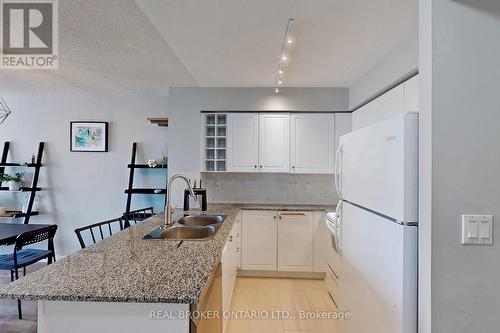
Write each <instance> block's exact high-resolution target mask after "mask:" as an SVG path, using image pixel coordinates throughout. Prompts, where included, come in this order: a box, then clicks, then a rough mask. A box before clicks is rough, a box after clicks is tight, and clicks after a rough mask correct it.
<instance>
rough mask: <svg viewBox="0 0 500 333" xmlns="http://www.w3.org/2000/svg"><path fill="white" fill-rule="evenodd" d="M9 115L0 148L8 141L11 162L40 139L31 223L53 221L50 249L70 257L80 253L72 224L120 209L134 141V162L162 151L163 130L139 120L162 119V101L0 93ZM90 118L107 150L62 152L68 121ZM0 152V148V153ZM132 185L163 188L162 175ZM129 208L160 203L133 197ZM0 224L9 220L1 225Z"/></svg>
mask: <svg viewBox="0 0 500 333" xmlns="http://www.w3.org/2000/svg"><path fill="white" fill-rule="evenodd" d="M2 97H3V98H4V99H5V101H6V102H7V103H8V104H9V105H10V107H11V109H12V114H11V115H10V117H9V118H8V119H7V120H6V121H5V122H4V123H3V124H2V125H0V144H1V145H2V147H3V142H4V141H11V142H12V144H11V154H10V160H11V161H16V162H19V161H26V160H30V159H31V154H32V153H33V152H36V149H37V147H38V142H39V141H44V142H46V145H45V154H44V157H43V163H44V165H45V167H44V168H42V172H41V175H40V186H41V187H42V188H43V191H42V192H40V197H39V198H40V200H39V201H40V206H41V207H40V211H41V215H40V216H35V217H33V218H32V220H31V223H57V224H58V225H59V229H58V232H57V235H56V251H57V254H58V255H66V254H69V253H71V252H73V251H75V250H77V249H78V248H79V245H78V242H77V239H76V236H75V234H74V232H73V230H74V229H75V228H76V227H79V226H82V225H87V224H90V223H94V222H98V221H100V220H103V219H108V218H113V217H116V216H119V215H121V214H122V213H123V211H124V209H125V200H126V197H125V194H124V190H125V188H126V187H127V184H128V169H127V163H129V161H130V155H131V149H132V142H134V141H136V142H138V143H139V147H138V160H139V159H140V160H142V161H147V159H148V158H149V157H154V158H157V159H159V158H160V157H161V156H162V154H163V153H167V133H168V129H165V128H159V127H157V126H153V125H151V124H150V123H149V122H148V121H147V120H146V117H148V116H162V115H163V116H165V115H166V113H167V97H97V96H83V95H82V96H76V95H74V96H71V95H47V96H37V97H29V96H18V95H5V96H2ZM74 120H97V121H108V122H109V152H108V153H74V152H73V153H72V152H70V151H69V122H70V121H74ZM0 149H1V148H0ZM136 179H137V180H138V184H139V185H141V184H143V185H145V186H152V187H164V186H165V183H164V181H165V180H164V176H163V175H162V174H161V171H156V170H155V171H151V173H150V174H148V176H147V177H145V176H144V174H143V173H138V174H137V176H136ZM14 196H19V194H14V195H13V194H5V193H4V194H2V193H0V204H1V205H7V206H8V207H12V208H16V207H17V208H19V207H20V205H21V203H20V202H19V201H18V200H16V199H15V198H14ZM136 199H137V200H134V201H133V206H134V207H137V208H139V207H145V206H147V205H149V206H150V205H152V204H154V205H155V206H156V207H155V208H156V210H159V209H162V198H159V197H156V199H155V198H152V197H150V196H148V197H142V198H141V197H140V196H136ZM0 222H9V221H8V220H2V221H0Z"/></svg>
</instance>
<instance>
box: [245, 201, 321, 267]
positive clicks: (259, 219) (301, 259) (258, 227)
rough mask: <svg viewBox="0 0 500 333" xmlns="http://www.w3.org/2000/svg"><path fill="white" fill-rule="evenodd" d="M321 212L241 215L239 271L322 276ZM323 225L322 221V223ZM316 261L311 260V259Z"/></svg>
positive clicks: (250, 211)
mask: <svg viewBox="0 0 500 333" xmlns="http://www.w3.org/2000/svg"><path fill="white" fill-rule="evenodd" d="M322 216H323V217H324V213H323V212H298V211H281V212H279V211H258V210H245V211H243V213H242V220H241V221H242V231H241V236H242V243H241V251H242V267H241V268H242V269H243V270H247V271H283V272H305V273H307V272H320V273H323V272H325V267H326V259H325V257H324V256H325V254H324V253H322V252H323V251H324V249H325V237H324V234H322V235H321V237H317V236H318V234H319V233H321V232H324V231H322V230H321V227H320V222H321V221H320V220H321V217H322ZM322 222H323V223H322V224H324V220H323V221H322ZM316 255H317V256H318V259H317V260H316V259H315V256H316Z"/></svg>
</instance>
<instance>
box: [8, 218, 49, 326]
mask: <svg viewBox="0 0 500 333" xmlns="http://www.w3.org/2000/svg"><path fill="white" fill-rule="evenodd" d="M56 231H57V225H55V224H54V225H51V226H48V227H45V228H41V229H37V230H32V231H27V232H24V233H22V234H20V235H19V236H17V238H16V242H15V244H14V251H13V253H12V254H3V255H0V270H8V271H10V280H11V282H14V281H15V280H17V279H19V272H18V270H19V269H20V268H22V269H23V276H26V267H27V266H29V265H32V264H34V263H36V262H38V261H40V260H43V259H47V265H50V264H51V263H52V262H53V261H56V254H55V251H54V236H55V234H56ZM45 240H46V241H47V243H48V245H47V250H42V249H34V248H27V249H25V248H24V247H25V246H27V245H31V244H35V243H39V242H42V241H45ZM17 312H18V315H19V319H23V313H22V309H21V301H20V300H17Z"/></svg>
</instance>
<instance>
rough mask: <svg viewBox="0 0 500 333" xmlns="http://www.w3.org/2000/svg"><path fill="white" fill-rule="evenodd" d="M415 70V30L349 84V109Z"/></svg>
mask: <svg viewBox="0 0 500 333" xmlns="http://www.w3.org/2000/svg"><path fill="white" fill-rule="evenodd" d="M417 71H418V33H417V32H416V31H415V32H414V33H412V34H411V35H410V36H408V37H407V38H406V39H404V40H402V41H401V42H400V43H399V44H398V46H396V47H395V48H394V49H393V50H392V51H391V52H389V53H388V54H387V55H386V56H385V57H384V58H383V59H382V60H380V61H379V62H378V63H377V64H376V65H375V66H373V67H372V68H371V69H370V70H369V71H368V72H367V73H365V74H364V75H363V76H362V77H360V78H359V79H357V80H356V81H355V82H354V83H353V84H352V85H351V86H350V88H349V109H350V110H353V109H355V108H357V107H358V106H360V105H362V104H363V103H365V102H366V101H367V100H370V99H373V97H374V96H376V95H377V94H379V93H380V92H381V91H384V90H386V89H387V88H388V87H391V86H394V85H395V84H396V83H398V82H401V81H402V80H404V79H405V78H408V77H410V76H411V75H413V74H415V73H416V72H417Z"/></svg>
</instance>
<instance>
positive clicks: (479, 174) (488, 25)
mask: <svg viewBox="0 0 500 333" xmlns="http://www.w3.org/2000/svg"><path fill="white" fill-rule="evenodd" d="M422 15H426V17H425V19H424V18H422V19H421V32H422V33H424V34H425V36H424V37H423V38H422V44H421V48H422V49H423V50H422V55H423V59H422V63H421V64H422V66H421V68H420V70H421V74H422V77H423V80H425V81H423V82H422V84H421V85H422V87H425V89H423V90H422V93H423V96H422V101H423V102H424V103H423V104H422V105H423V107H424V108H425V110H424V111H425V113H426V115H427V116H428V117H430V119H431V121H432V123H430V122H426V123H425V126H426V128H425V130H426V133H427V136H426V140H427V139H432V141H431V142H427V146H426V148H427V149H428V148H430V145H432V152H431V153H432V160H431V165H430V170H431V171H432V174H427V175H426V177H425V178H424V179H421V181H423V182H425V183H427V182H430V181H432V202H431V205H428V204H426V207H427V209H428V210H429V212H430V213H431V214H432V294H431V298H432V331H433V332H497V331H498V328H499V327H500V317H499V316H498V310H499V309H500V289H499V287H498V281H500V265H498V260H499V257H500V241H499V238H498V237H499V236H500V228H497V227H498V224H497V227H496V228H494V245H493V246H463V245H461V244H460V234H461V230H460V229H461V214H468V213H473V214H493V215H494V217H495V222H494V223H498V222H499V216H500V191H499V175H498V174H499V170H500V145H499V143H500V130H499V123H500V85H499V78H500V66H498V59H500V44H499V43H498V41H499V40H500V2H498V1H487V0H482V1H478V0H440V1H431V0H422V3H421V16H422ZM426 162H428V159H426ZM426 165H427V163H426ZM426 332H428V331H426Z"/></svg>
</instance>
